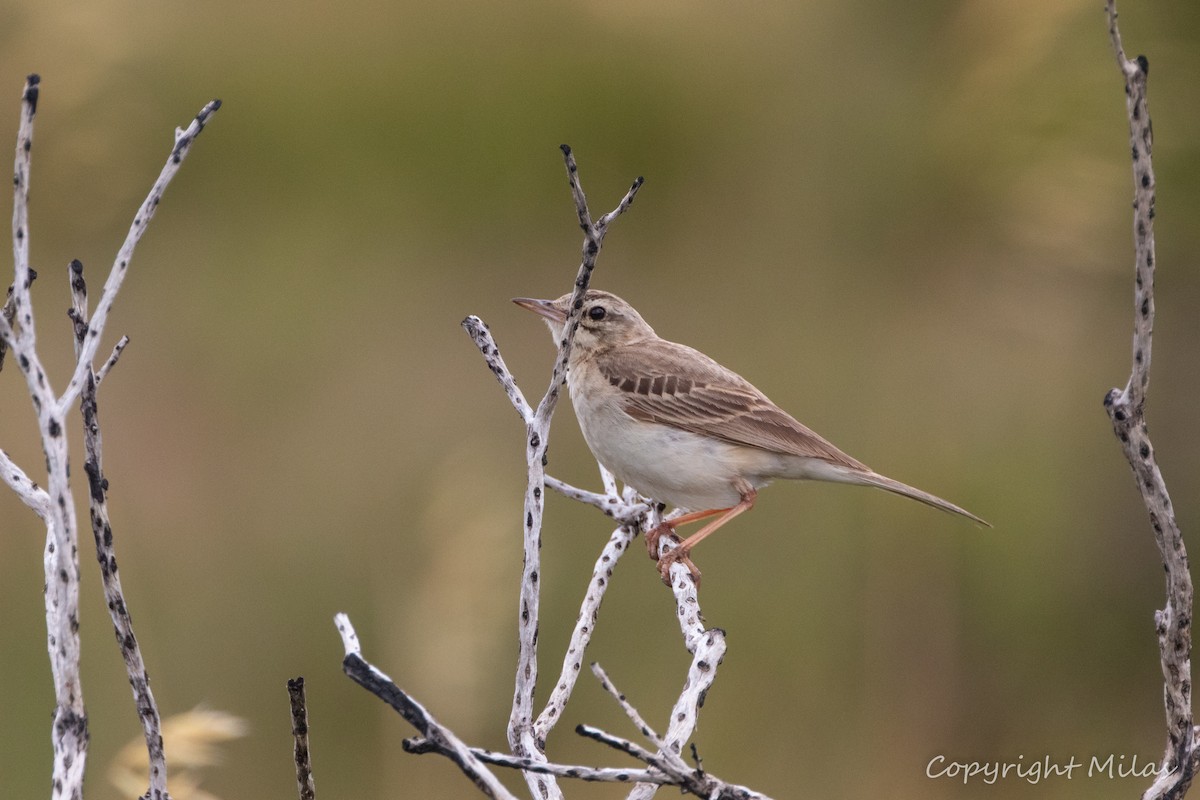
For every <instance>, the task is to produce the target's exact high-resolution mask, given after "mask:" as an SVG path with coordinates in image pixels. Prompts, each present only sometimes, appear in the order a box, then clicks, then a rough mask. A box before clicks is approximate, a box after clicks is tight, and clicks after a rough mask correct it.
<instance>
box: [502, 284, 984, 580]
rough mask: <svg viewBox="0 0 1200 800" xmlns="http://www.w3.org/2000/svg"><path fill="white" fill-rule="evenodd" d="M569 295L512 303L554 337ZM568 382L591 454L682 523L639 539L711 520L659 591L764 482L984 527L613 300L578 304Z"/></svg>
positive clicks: (591, 295)
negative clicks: (820, 488) (896, 501)
mask: <svg viewBox="0 0 1200 800" xmlns="http://www.w3.org/2000/svg"><path fill="white" fill-rule="evenodd" d="M570 299H571V298H570V295H564V296H563V297H560V298H558V299H557V300H530V299H526V298H519V299H517V300H515V301H514V302H516V303H517V304H518V305H520V306H522V307H524V308H527V309H529V310H531V311H533V312H535V313H537V314H540V315H541V316H542V317H544V318H545V319H546V322H547V324H548V325H549V326H550V330H551V332H552V333H553V334H554V338H555V341H558V340H559V339H560V338H561V337H562V331H563V325H564V324H565V322H566V318H567V308H568V303H569V302H570ZM582 312H583V313H582V316H581V318H580V323H579V328H578V329H577V330H576V334H575V344H574V347H573V348H572V350H571V357H570V362H569V365H568V371H567V384H568V386H569V388H570V390H571V401H572V403H573V405H574V406H575V415H576V417H577V418H578V419H579V425H580V428H581V430H582V431H583V436H584V439H585V440H586V441H587V443H588V447H590V448H591V450H592V454H593V455H595V456H596V459H597V460H598V461H599V462H600V463H601V464H603V465H604V466H605V467H606V468H608V470H609V471H610V472H612V473H613V474H614V475H616V476H617V477H618V478H620V479H621V480H622V481H624V482H625V483H626V484H628V485H630V486H632V487H634V488H635V489H636V490H637V491H638V492H639V493H641V494H643V495H645V496H646V497H650V498H652V499H654V500H657V501H659V502H665V503H671V504H673V505H676V506H679V507H681V508H685V509H689V510H691V512H692V513H689V514H685V515H683V516H682V517H679V518H677V519H675V520H672V521H671V522H668V523H663V524H662V525H661V526H659V527H658V528H657V529H655V530H654V531H651V532H650V533H649V534H647V537H646V538H647V542H648V544H649V546H650V548H651V557H655V558H657V557H658V552H657V550H658V548H657V541H658V538H659V537H660V536H661V534H663V533H665V532H668V531H671V532H673V531H674V529H675V527H676V526H678V525H681V524H685V523H687V522H693V521H697V520H700V519H704V518H707V517H710V516H715V515H718V514H720V515H721V516H720V517H719V518H718V519H717V520H715V521H714V522H711V523H710V524H708V525H707V526H705V527H704V528H702V529H701V530H700V531H699V532H698V533H696V534H694V535H692V536H691V537H689V538H688V539H687V540H685V541H684V542H683V543H682V544H681V545H680V546H679V547H677V548H675V549H674V550H672V551H671V552H670V553H668V554H666V555H664V556H663V557H662V558H661V559H659V569H660V570H661V572H662V575H663V579H664V580H666V579H667V572H668V569H669V567H670V565H671V564H672V563H673V562H675V561H681V562H683V563H684V564H686V565H687V566H688V568H689V570H691V572H692V575H693V576H694V577H696V578H697V579H698V578H699V575H700V571H699V570H698V569H696V566H695V564H693V563H692V562H691V560H690V559H689V558H688V554H689V553H690V551H691V549H692V548H693V547H694V546H695V545H696V544H697V543H698V542H699V541H700V540H702V539H703V538H705V537H706V536H708V535H709V534H711V533H712V532H713V531H715V530H716V529H717V528H719V527H720V526H721V525H723V524H725V523H726V522H728V521H729V520H731V519H732V518H733V517H735V516H737V515H738V514H741V513H742V512H744V511H747V510H749V509H750V508H751V507H752V506H753V505H754V499H755V497H756V496H757V490H758V489H760V488H762V487H763V486H765V485H766V484H767V483H769V482H770V481H771V480H773V479H775V478H790V479H796V480H805V479H807V480H823V481H833V482H838V483H852V484H858V485H862V486H875V487H878V488H880V489H885V490H887V491H889V492H894V493H896V494H899V495H903V496H905V497H911V498H912V499H914V500H918V501H920V502H922V503H925V504H927V505H930V506H933V507H934V508H938V509H941V510H943V511H948V512H951V513H954V514H960V515H962V516H964V517H967V518H968V519H970V520H973V521H974V522H977V523H979V524H982V525H987V524H988V523H986V522H984V521H983V520H982V519H980V518H979V517H977V516H975V515H974V514H972V513H971V512H969V511H966V510H965V509H962V508H960V507H958V506H956V505H954V504H953V503H950V502H948V501H946V500H943V499H942V498H940V497H937V496H936V495H932V494H929V493H928V492H924V491H922V490H920V489H917V488H914V487H912V486H909V485H907V484H904V483H901V482H900V481H897V480H893V479H892V478H888V477H887V476H884V475H880V474H879V473H877V472H875V471H874V470H872V469H871V468H870V467H868V466H867V465H865V464H863V463H862V462H861V461H858V460H857V459H854V458H851V457H850V456H848V455H846V454H845V453H843V452H842V451H841V450H839V449H838V448H837V447H835V446H834V445H832V444H831V443H829V442H828V441H826V440H825V439H824V438H822V437H821V436H819V435H817V434H816V433H814V432H813V431H812V430H810V429H809V428H807V427H806V426H804V425H802V424H801V423H800V422H798V421H797V420H795V419H794V418H793V417H792V416H791V415H789V414H788V413H787V412H785V411H784V410H783V409H781V408H779V406H777V405H775V404H774V403H772V402H771V401H770V400H769V399H768V398H767V396H766V395H764V394H763V393H762V392H761V391H759V390H758V389H757V388H755V386H754V385H753V384H751V383H750V382H749V381H747V380H746V379H745V378H743V377H742V376H740V375H738V374H737V373H735V372H733V371H732V370H729V369H726V368H725V367H723V366H721V365H720V364H718V363H717V362H716V361H714V360H713V359H711V358H709V357H708V356H706V355H704V354H703V353H701V352H699V351H698V350H694V349H693V348H691V347H688V346H686V345H682V344H677V343H675V342H669V341H667V340H665V339H662V338H660V337H659V336H658V335H657V334H656V333H655V332H654V329H653V328H651V327H650V326H649V325H648V324H647V323H646V321H645V320H643V319H642V317H641V315H640V314H638V312H637V311H636V310H635V309H634V308H633V307H632V306H631V305H629V304H628V303H626V302H625V301H624V300H622V299H621V298H619V297H617V296H616V295H614V294H610V293H608V292H602V291H597V290H591V291H589V292H588V293H587V295H586V296H585V297H584V301H583V309H582Z"/></svg>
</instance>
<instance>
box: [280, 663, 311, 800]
mask: <svg viewBox="0 0 1200 800" xmlns="http://www.w3.org/2000/svg"><path fill="white" fill-rule="evenodd" d="M287 689H288V700H289V701H290V705H291V708H292V738H294V739H295V741H296V745H295V749H294V756H295V761H296V784H297V786H298V787H299V794H300V800H316V797H317V787H316V786H315V785H314V784H313V774H312V758H311V753H310V752H309V749H308V705H307V702H306V701H305V698H304V678H303V677H300V678H290V679H288V682H287Z"/></svg>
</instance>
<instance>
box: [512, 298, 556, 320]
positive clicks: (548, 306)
mask: <svg viewBox="0 0 1200 800" xmlns="http://www.w3.org/2000/svg"><path fill="white" fill-rule="evenodd" d="M513 302H514V303H516V304H517V305H519V306H520V307H521V308H523V309H525V310H526V311H532V312H533V313H535V314H537V315H538V316H541V317H545V318H546V320H547V321H548V322H552V323H554V324H556V325H562V324H563V323H565V322H566V321H567V312H565V311H563V310H562V309H561V308H559V307H558V306H556V305H555V304H554V301H553V300H534V299H533V298H531V297H514V298H513Z"/></svg>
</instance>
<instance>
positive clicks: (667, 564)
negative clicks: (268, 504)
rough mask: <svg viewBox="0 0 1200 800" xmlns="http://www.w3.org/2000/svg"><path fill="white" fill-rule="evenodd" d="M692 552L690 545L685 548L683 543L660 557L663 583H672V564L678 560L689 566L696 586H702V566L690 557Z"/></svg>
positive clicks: (659, 571) (660, 573) (659, 565)
mask: <svg viewBox="0 0 1200 800" xmlns="http://www.w3.org/2000/svg"><path fill="white" fill-rule="evenodd" d="M691 552H692V550H691V548H690V547H686V548H685V547H683V546H682V545H681V546H679V547H676V548H674V549H673V550H668V551H667V552H665V553H663V554H662V557H661V558H659V559H658V574H659V575H661V576H662V580H663V583H665V584H666V585H667V586H670V585H671V566H672V565H673V564H675V563H676V562H678V563H680V564H683V565H684V566H685V567H687V569H688V572H690V573H691V574H692V580H693V581H695V582H696V588H697V589H699V588H700V568H699V567H697V566H696V565H695V564H693V563H692V559H691V558H689V557H688V556H690V555H691Z"/></svg>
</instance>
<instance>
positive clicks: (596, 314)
mask: <svg viewBox="0 0 1200 800" xmlns="http://www.w3.org/2000/svg"><path fill="white" fill-rule="evenodd" d="M607 314H608V312H607V311H605V310H604V306H592V307H591V308H589V309H588V316H589V317H591V318H592V319H593V320H595V321H597V322H599V321H600V320H602V319H604V317H605V316H606V315H607Z"/></svg>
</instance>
